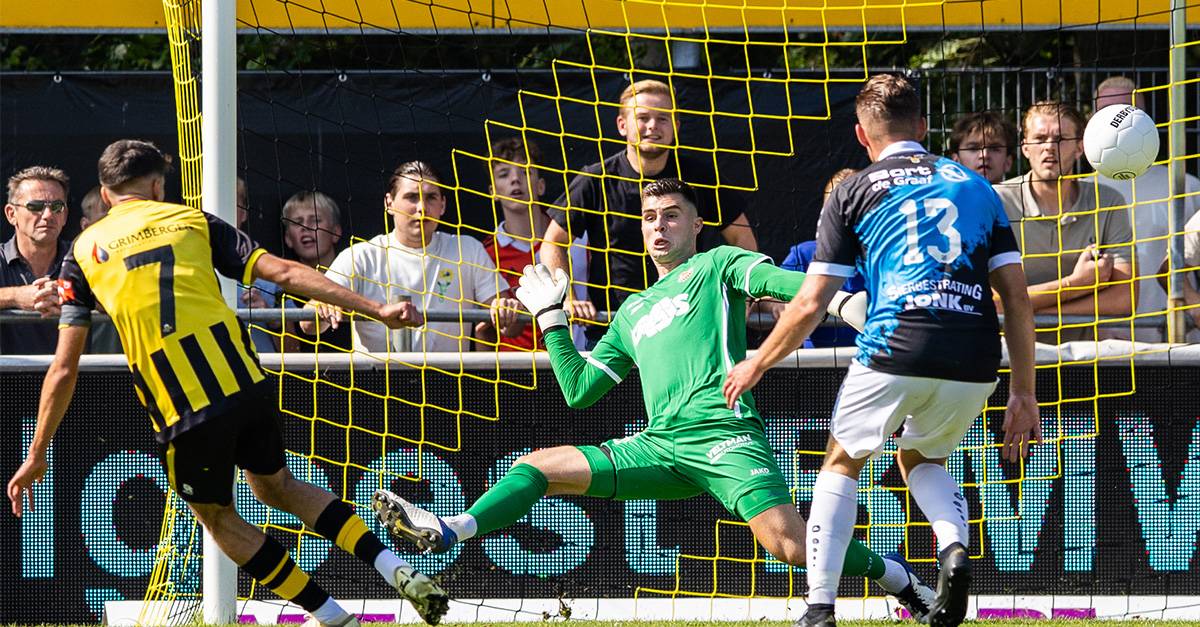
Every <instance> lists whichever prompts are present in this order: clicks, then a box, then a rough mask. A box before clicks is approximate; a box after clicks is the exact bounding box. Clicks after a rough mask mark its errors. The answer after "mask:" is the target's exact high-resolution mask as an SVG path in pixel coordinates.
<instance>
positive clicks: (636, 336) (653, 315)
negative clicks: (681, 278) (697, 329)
mask: <svg viewBox="0 0 1200 627" xmlns="http://www.w3.org/2000/svg"><path fill="white" fill-rule="evenodd" d="M691 310H692V306H691V305H690V304H688V295H687V292H684V293H682V294H680V295H678V296H676V297H674V298H666V297H664V298H663V299H662V300H660V301H658V302H657V303H654V306H652V307H651V308H650V311H648V312H646V314H645V315H643V316H642V317H641V318H638V320H637V322H635V323H634V324H633V347H634V348H637V345H638V343H640V342H641V341H642V340H643V339H644V338H648V337H654V336H655V335H657V334H658V332H659V331H662V330H663V329H665V328H667V327H669V326H671V323H672V322H674V321H675V318H678V317H679V316H683V315H686V314H687V313H688V312H689V311H691Z"/></svg>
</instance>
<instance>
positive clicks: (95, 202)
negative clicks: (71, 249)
mask: <svg viewBox="0 0 1200 627" xmlns="http://www.w3.org/2000/svg"><path fill="white" fill-rule="evenodd" d="M79 205H80V207H81V208H82V209H83V216H81V217H80V218H79V230H80V231H82V230H84V229H86V228H88V227H89V226H91V225H93V224H95V223H96V222H99V221H100V219H101V218H103V217H104V216H106V215H108V203H106V202H104V195H103V194H101V193H100V186H99V185H97V186H95V187H93V188H92V189H91V190H90V191H89V192H88V193H87V195H86V196H84V197H83V201H82V202H80V203H79Z"/></svg>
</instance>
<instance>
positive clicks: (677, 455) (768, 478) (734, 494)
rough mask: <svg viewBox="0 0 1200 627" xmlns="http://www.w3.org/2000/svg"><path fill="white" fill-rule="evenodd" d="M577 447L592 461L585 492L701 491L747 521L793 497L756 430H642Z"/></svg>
mask: <svg viewBox="0 0 1200 627" xmlns="http://www.w3.org/2000/svg"><path fill="white" fill-rule="evenodd" d="M578 448H579V450H580V451H582V452H583V454H584V455H585V456H586V457H587V458H588V463H589V464H591V467H592V487H591V488H590V489H589V490H588V492H587V494H588V495H591V496H603V497H609V498H613V499H617V500H619V501H630V500H636V499H651V500H658V501H669V500H675V499H686V498H689V497H693V496H696V495H699V494H701V493H704V492H707V493H709V494H711V495H712V496H713V498H715V499H717V501H718V502H720V503H721V504H722V505H724V506H725V508H726V509H728V510H729V511H731V512H733V513H734V514H737V515H738V516H740V517H741V518H742V520H747V521H748V520H750V519H751V518H754V517H755V516H757V515H758V514H760V513H762V512H763V511H766V510H767V509H770V508H772V507H774V506H776V505H780V504H784V503H788V504H791V503H792V502H793V501H792V495H791V493H790V491H789V490H788V486H787V483H786V482H785V481H784V480H783V473H781V472H780V471H779V465H778V464H776V463H775V456H774V454H772V452H771V446H770V444H768V443H767V438H766V436H764V435H763V434H762V433H758V432H745V431H742V432H733V431H729V430H721V431H711V430H706V431H700V432H650V431H643V432H641V433H637V434H635V435H632V436H629V437H627V438H618V439H614V440H609V441H607V442H605V443H604V444H601V445H600V446H598V447H596V446H581V447H578Z"/></svg>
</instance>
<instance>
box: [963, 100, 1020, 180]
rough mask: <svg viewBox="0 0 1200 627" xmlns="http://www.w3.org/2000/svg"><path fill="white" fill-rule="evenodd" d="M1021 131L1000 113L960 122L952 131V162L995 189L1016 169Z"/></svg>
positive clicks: (981, 113) (973, 115) (982, 113)
mask: <svg viewBox="0 0 1200 627" xmlns="http://www.w3.org/2000/svg"><path fill="white" fill-rule="evenodd" d="M1016 149H1017V127H1016V125H1014V124H1013V123H1012V121H1011V120H1009V119H1008V116H1006V115H1004V114H1003V113H1000V112H999V111H978V112H975V113H971V114H968V115H964V116H963V117H961V118H958V121H957V122H955V123H954V130H952V131H950V158H951V159H954V160H955V161H957V162H959V163H961V164H963V165H965V166H967V167H968V168H971V169H972V170H974V171H976V172H978V173H979V175H980V176H982V177H983V178H985V179H987V180H988V182H989V183H991V184H992V185H995V184H996V183H999V182H1000V181H1003V180H1004V177H1005V176H1007V175H1008V171H1009V170H1011V169H1012V166H1013V157H1014V156H1016V153H1015V152H1014V151H1015V150H1016Z"/></svg>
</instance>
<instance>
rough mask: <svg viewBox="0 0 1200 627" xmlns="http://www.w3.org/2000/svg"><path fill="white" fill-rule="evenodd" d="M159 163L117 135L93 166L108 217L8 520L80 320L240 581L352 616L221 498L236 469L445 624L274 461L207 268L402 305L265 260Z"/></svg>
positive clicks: (240, 343)
mask: <svg viewBox="0 0 1200 627" xmlns="http://www.w3.org/2000/svg"><path fill="white" fill-rule="evenodd" d="M169 164H170V159H169V158H168V157H167V156H166V155H164V154H163V153H162V152H161V151H159V149H158V148H157V147H155V146H154V145H153V144H150V143H148V142H142V141H134V140H122V141H119V142H116V143H114V144H112V145H110V146H109V147H108V148H107V149H105V151H104V154H103V155H101V157H100V164H99V165H100V167H99V173H100V183H101V185H102V190H101V191H102V194H103V196H104V199H105V201H106V202H107V203H108V204H109V205H110V206H111V207H112V209H111V210H110V211H109V214H108V216H107V217H106V218H105V219H103V220H101V221H99V222H97V223H96V224H94V225H93V226H92V227H91V228H89V229H87V230H86V231H84V233H83V234H81V235H80V236H79V238H78V239H77V240H76V241H75V243H74V244H73V245H72V248H71V251H70V254H69V255H68V256H67V259H66V260H65V261H64V268H63V271H62V274H61V280H60V284H59V293H60V297H61V298H62V306H63V312H62V317H61V319H60V325H59V336H58V349H57V352H56V353H55V356H54V361H53V363H52V364H51V366H50V369H49V371H48V373H47V375H46V381H45V383H44V384H43V387H42V395H41V402H40V404H39V407H38V420H37V427H36V430H35V432H34V438H33V443H32V444H31V445H30V448H29V453H28V455H27V457H26V459H25V462H24V464H22V465H21V468H20V469H18V470H17V472H16V473H15V474H14V475H13V478H12V479H11V480H10V481H9V483H8V496H9V499H10V500H11V501H12V510H13V513H14V514H16V515H17V516H20V515H21V512H22V508H23V501H24V498H25V495H26V494H30V502H31V503H32V490H33V483H34V482H35V481H37V480H38V479H40V478H41V477H42V476H43V475H44V474H45V472H46V469H47V464H46V453H47V450H48V447H49V445H50V440H51V438H52V437H53V436H54V432H55V431H56V430H57V429H58V425H59V423H60V422H61V421H62V417H63V414H64V413H66V410H67V406H68V404H69V403H70V399H71V395H72V394H73V392H74V390H75V380H76V377H77V376H78V371H79V357H80V355H81V354H82V352H83V346H84V342H85V340H86V338H87V330H88V327H89V325H90V323H91V311H92V309H94V308H96V307H97V306H103V308H104V309H105V310H106V311H107V312H108V313H109V315H110V316H112V319H113V323H114V324H115V325H116V327H117V331H118V333H119V334H120V336H121V344H122V345H123V347H124V350H125V356H126V358H127V359H128V360H129V368H130V370H131V371H132V373H133V378H134V384H135V385H136V387H137V391H138V394H139V396H141V399H142V402H143V403H144V404H145V406H146V409H147V410H148V411H149V413H150V418H151V421H152V422H153V424H154V430H155V432H156V436H157V438H158V441H159V443H160V445H161V453H162V461H163V465H164V467H165V469H166V471H167V477H168V479H169V480H170V482H171V486H172V487H173V488H175V490H176V491H177V492H178V493H179V495H180V496H181V497H182V498H183V499H184V500H185V501H187V503H188V506H189V507H190V508H191V509H192V511H193V512H194V513H195V515H196V518H197V519H198V520H199V521H200V522H201V523H203V524H204V526H205V527H206V528H207V529H208V530H209V531H210V532H211V533H212V535H213V538H214V539H216V541H217V544H218V545H219V546H220V547H221V550H222V551H223V552H224V553H225V554H226V555H228V556H229V557H230V558H231V559H232V560H233V561H234V562H236V563H237V564H238V565H239V566H240V567H241V568H242V569H243V570H244V571H246V573H247V574H248V575H250V576H252V577H254V578H255V579H256V580H258V581H259V582H261V583H263V584H264V585H266V586H267V587H268V588H270V589H271V590H272V591H274V592H275V593H277V594H279V595H280V596H281V597H283V598H285V599H289V600H291V601H294V602H295V603H296V604H298V605H300V606H301V607H303V608H304V609H305V610H306V611H308V612H309V613H310V615H311V619H310V622H309V623H308V625H310V626H322V625H323V626H327V627H346V626H357V625H358V620H357V619H356V618H355V617H354V616H353V615H351V614H348V613H347V612H346V611H345V610H344V609H343V608H342V607H341V606H340V605H338V603H337V602H336V601H334V600H333V599H332V598H330V596H329V594H328V593H326V592H325V591H324V590H323V589H322V588H321V587H320V586H318V585H317V584H316V583H315V582H313V581H312V580H310V579H309V577H308V575H307V574H306V573H305V572H303V571H302V570H300V569H299V568H298V567H297V566H296V564H295V563H294V562H293V561H292V559H291V557H289V556H288V553H287V551H286V550H285V549H284V548H283V546H282V545H280V544H279V543H278V542H277V541H275V540H274V539H272V538H271V537H270V536H267V535H266V534H264V533H263V532H262V530H261V529H259V528H257V527H254V526H253V525H250V524H249V523H247V522H246V521H245V520H244V519H243V518H241V516H240V515H239V514H238V513H237V509H236V507H235V504H234V502H233V490H232V485H233V479H234V473H235V472H236V467H241V468H242V470H243V471H244V473H245V477H246V483H247V484H249V486H250V488H251V490H252V491H253V492H254V494H255V496H256V497H258V499H259V500H260V501H262V502H263V503H265V504H266V505H268V506H271V507H274V508H276V509H281V510H284V511H287V512H289V513H291V514H293V515H295V516H296V517H297V518H299V519H300V520H301V521H303V522H304V524H305V525H307V526H308V528H309V529H312V530H313V531H315V532H317V533H318V534H321V535H322V536H324V537H326V538H327V539H329V540H331V541H333V542H334V543H335V544H337V545H338V546H340V547H342V548H343V549H345V550H346V551H348V552H350V553H353V554H354V555H355V556H357V557H359V558H360V559H362V560H363V561H365V562H367V563H368V564H371V565H373V566H374V567H375V568H376V570H378V571H379V573H380V574H381V575H382V576H383V577H384V578H385V579H386V580H387V581H388V582H389V583H390V584H391V585H393V586H394V587H395V588H396V589H397V590H398V591H399V592H400V593H401V594H402V595H403V596H404V597H405V598H407V599H409V600H410V601H411V602H412V603H413V605H414V607H415V608H416V609H417V612H418V613H419V614H420V615H421V616H422V618H424V619H425V620H426V621H427V622H429V623H430V624H436V623H437V622H438V621H439V620H440V619H441V617H442V615H443V614H445V612H446V609H447V605H448V599H447V597H446V595H445V593H444V592H442V590H441V588H439V587H438V586H437V584H435V583H434V582H433V581H431V580H430V579H429V578H428V577H426V576H425V575H423V574H421V573H419V572H417V571H416V570H415V569H413V568H412V566H410V565H409V564H408V563H407V562H405V561H404V560H402V559H400V558H399V557H398V556H396V555H395V554H394V553H393V552H392V551H390V550H388V549H387V548H386V547H384V545H383V543H382V542H380V540H379V539H378V538H376V537H375V536H374V534H371V533H370V532H369V531H368V529H367V527H366V524H365V523H364V522H363V521H362V519H360V518H359V517H358V516H357V515H356V514H355V513H354V509H353V508H352V507H350V506H349V505H348V504H346V503H345V502H343V501H342V500H340V499H338V498H337V497H336V496H335V495H334V494H333V493H331V492H329V491H327V490H325V489H322V488H319V487H317V486H314V485H312V484H309V483H305V482H302V481H299V480H297V479H296V478H295V477H294V476H292V474H291V472H290V471H289V470H288V468H287V466H286V464H285V463H284V459H285V458H284V450H283V437H282V429H281V427H280V422H281V418H280V414H279V410H278V407H277V406H276V405H275V403H274V400H273V398H272V396H271V394H270V389H269V384H268V380H267V377H266V373H265V372H263V370H262V368H261V367H260V366H259V364H258V357H257V355H256V354H255V352H254V348H253V347H252V344H251V342H250V336H249V333H248V332H247V330H246V328H245V327H244V326H243V325H242V323H241V321H240V320H239V319H238V317H237V315H236V314H235V313H234V312H233V311H232V310H231V309H229V307H227V306H226V305H225V302H224V299H223V298H222V296H221V293H220V289H219V287H218V283H217V277H216V274H215V272H214V270H215V271H217V272H220V273H221V274H223V275H225V276H228V277H231V278H235V279H237V280H239V281H241V282H242V283H243V284H250V283H252V282H253V281H254V280H255V279H258V278H266V279H267V280H269V281H272V282H274V283H276V284H278V285H279V286H280V287H283V288H284V289H286V290H288V291H289V292H292V293H297V294H303V295H305V296H308V297H310V298H314V299H317V300H319V301H321V302H324V303H329V304H332V305H336V306H339V307H343V308H346V309H350V310H353V311H357V312H359V313H363V314H366V315H369V316H371V317H372V318H375V319H377V320H379V321H380V322H383V323H384V324H386V325H387V326H389V327H392V328H399V327H404V326H414V325H420V324H423V323H424V320H423V318H422V316H421V314H420V312H418V311H417V309H416V308H415V307H414V306H413V305H412V304H411V303H398V304H395V305H383V304H380V303H377V302H375V301H372V300H369V299H367V298H364V297H362V296H360V295H358V294H355V293H353V292H351V291H349V290H346V289H344V288H342V287H341V286H338V285H337V284H335V283H333V282H332V281H330V280H328V279H326V278H325V277H324V275H322V274H320V273H319V272H317V271H316V270H313V269H312V268H309V267H308V266H305V265H303V264H300V263H297V262H294V261H286V260H283V259H280V258H278V257H276V256H274V255H271V254H270V253H267V252H266V251H265V250H263V249H262V248H260V247H259V246H258V244H256V243H255V242H254V241H253V240H252V239H250V237H249V236H247V235H246V234H245V233H242V232H241V231H239V230H237V229H235V228H234V227H232V226H230V225H229V224H227V223H225V222H223V221H222V220H220V219H217V218H215V217H213V216H210V215H206V214H205V213H203V212H201V211H200V210H199V209H194V208H190V207H185V206H182V205H176V204H171V203H166V202H163V189H164V183H165V175H166V172H167V170H168V166H169Z"/></svg>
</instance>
